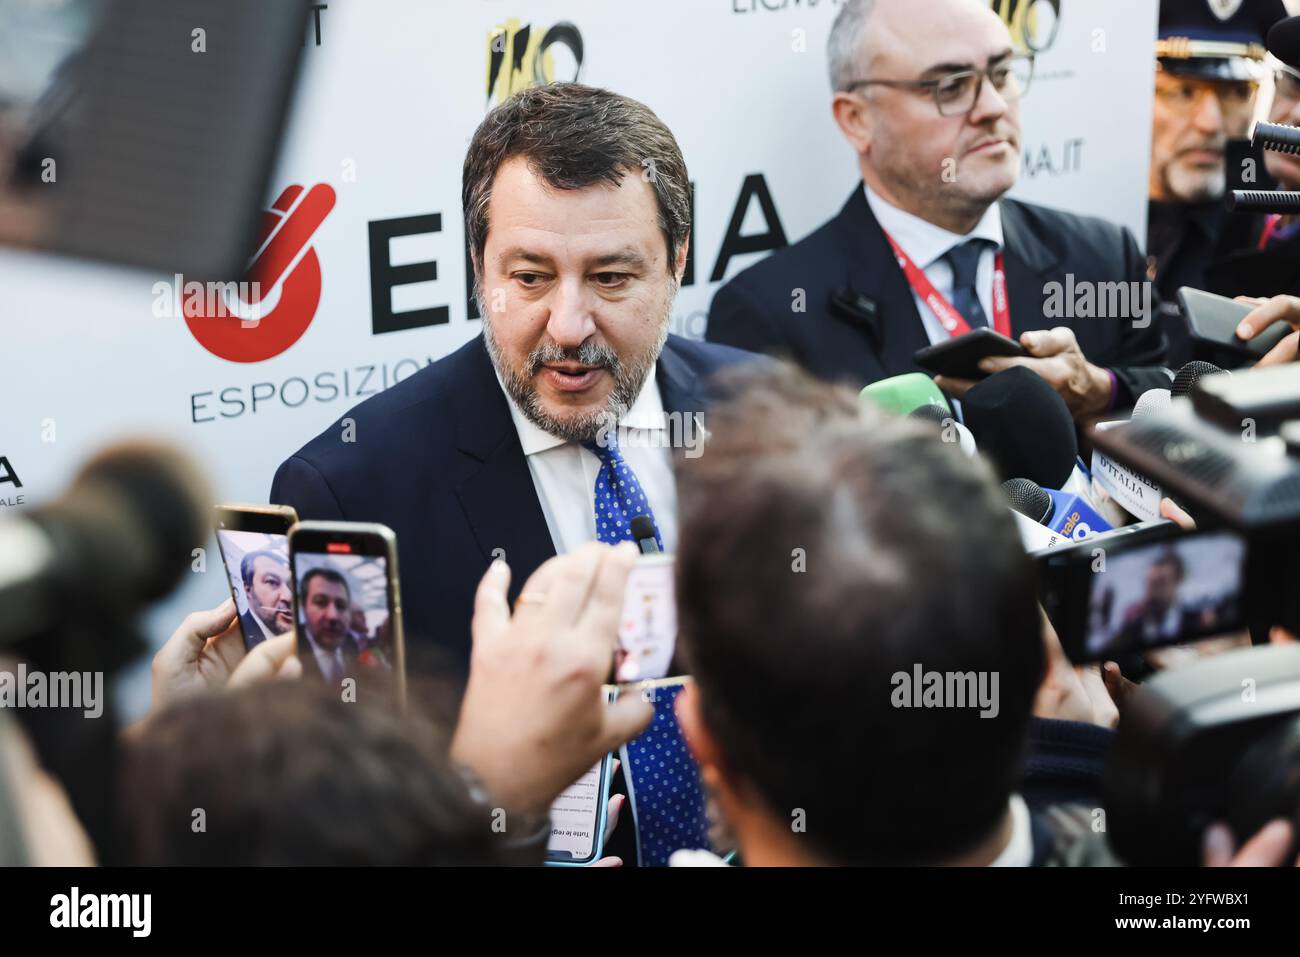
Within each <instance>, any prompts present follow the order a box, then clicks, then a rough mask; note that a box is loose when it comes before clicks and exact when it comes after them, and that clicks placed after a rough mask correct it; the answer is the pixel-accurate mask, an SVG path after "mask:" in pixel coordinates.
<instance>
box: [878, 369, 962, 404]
mask: <svg viewBox="0 0 1300 957" xmlns="http://www.w3.org/2000/svg"><path fill="white" fill-rule="evenodd" d="M858 401H860V402H863V403H868V402H869V403H870V404H872V405H874V406H876V407H877V408H881V409H884V410H885V411H886V412H893V413H896V414H898V415H910V414H911V413H913V412H915V411H916V410H917V409H919V408H920V407H921V406H924V405H932V406H935V407H936V408H937V409H939V411H941V412H943V413H944V414H945V415H952V407H951V406H949V405H948V400H947V399H946V398H944V395H943V393H942V392H940V391H939V387H938V386H937V385H935V384H934V380H933V379H931V378H930V377H929V376H928V375H926V374H925V373H924V372H908V373H906V374H905V375H896V376H890V377H889V378H888V379H881V380H880V381H878V382H873V383H871V384H870V385H869V386H867V387H866V388H865V389H863V390H862V391H861V392H859V393H858Z"/></svg>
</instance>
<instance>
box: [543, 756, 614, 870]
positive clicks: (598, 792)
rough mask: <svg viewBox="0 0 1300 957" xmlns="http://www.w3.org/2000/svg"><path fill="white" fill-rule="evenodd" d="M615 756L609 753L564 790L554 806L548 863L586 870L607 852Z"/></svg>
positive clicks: (547, 854)
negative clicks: (606, 830) (607, 830)
mask: <svg viewBox="0 0 1300 957" xmlns="http://www.w3.org/2000/svg"><path fill="white" fill-rule="evenodd" d="M613 769H614V756H613V755H612V754H607V755H605V757H603V758H602V759H601V760H600V761H598V762H597V763H596V766H595V767H593V768H592V769H591V770H590V771H588V772H587V773H586V774H584V775H583V776H582V777H581V778H579V779H578V780H577V781H575V782H574V783H573V784H572V785H570V786H569V787H567V788H565V789H564V793H562V794H561V795H560V796H559V797H558V798H556V799H555V803H553V804H552V805H551V836H550V838H549V839H548V840H547V842H546V863H547V864H550V865H553V866H555V867H584V866H586V865H588V864H593V863H595V862H596V861H598V860H600V858H601V855H602V854H604V852H605V825H606V820H607V817H608V814H609V788H610V779H611V778H612V777H613Z"/></svg>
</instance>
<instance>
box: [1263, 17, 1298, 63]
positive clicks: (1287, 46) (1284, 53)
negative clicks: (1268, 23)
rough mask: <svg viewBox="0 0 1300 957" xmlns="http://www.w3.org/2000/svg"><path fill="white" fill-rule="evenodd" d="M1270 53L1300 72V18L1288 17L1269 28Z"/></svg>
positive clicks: (1268, 42)
mask: <svg viewBox="0 0 1300 957" xmlns="http://www.w3.org/2000/svg"><path fill="white" fill-rule="evenodd" d="M1266 44H1267V46H1268V52H1269V53H1271V54H1273V56H1275V57H1277V58H1278V59H1279V60H1281V61H1282V62H1283V63H1285V64H1286V65H1287V66H1289V67H1291V68H1292V69H1293V70H1300V17H1287V18H1286V19H1285V20H1279V21H1278V22H1277V23H1275V24H1273V26H1272V27H1270V28H1269V31H1268V38H1267V41H1266Z"/></svg>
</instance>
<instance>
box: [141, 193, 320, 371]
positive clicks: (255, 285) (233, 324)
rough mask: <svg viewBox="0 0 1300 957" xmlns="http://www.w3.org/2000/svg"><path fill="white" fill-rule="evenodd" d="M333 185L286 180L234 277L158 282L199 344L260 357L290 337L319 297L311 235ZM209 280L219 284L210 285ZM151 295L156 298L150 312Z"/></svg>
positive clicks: (306, 321)
mask: <svg viewBox="0 0 1300 957" xmlns="http://www.w3.org/2000/svg"><path fill="white" fill-rule="evenodd" d="M334 202H335V194H334V189H333V187H331V186H330V185H328V184H327V183H317V184H316V185H315V186H313V187H312V188H311V189H304V188H303V187H302V186H298V185H293V186H289V187H288V188H286V189H285V190H284V192H282V193H281V194H280V196H279V198H278V199H277V200H276V201H275V202H274V203H272V204H271V208H270V209H269V210H267V211H266V212H264V213H263V214H262V221H261V225H260V229H259V233H258V252H257V255H256V256H255V257H254V259H253V262H252V264H251V265H250V266H249V267H248V272H247V273H246V275H245V281H242V282H239V283H208V284H206V287H205V285H204V284H203V283H199V282H189V283H183V282H182V277H180V276H177V277H176V282H175V285H174V287H172V288H171V289H168V286H167V284H166V283H158V284H157V285H156V286H155V292H156V294H157V293H158V290H159V288H161V290H162V292H163V293H166V294H169V295H170V296H172V297H174V298H175V300H176V304H175V306H174V307H173V306H172V305H171V304H170V303H166V302H164V303H163V306H164V307H165V310H166V314H170V315H183V316H184V317H185V324H186V325H187V326H189V330H190V333H191V334H192V335H193V336H194V338H195V339H196V340H197V341H198V343H199V345H201V346H203V348H205V349H207V350H208V351H209V352H211V353H212V354H213V355H214V356H218V357H219V358H222V359H228V360H229V361H231V362H262V361H263V360H265V359H270V358H273V357H274V356H278V355H279V354H280V353H282V352H284V351H285V350H286V349H288V348H289V347H290V346H291V345H293V344H294V343H295V342H297V341H298V340H299V339H300V338H301V337H302V334H303V333H304V332H306V331H307V327H308V326H309V325H311V321H312V319H313V318H314V317H315V315H316V307H317V306H318V305H319V304H320V294H321V270H320V260H319V259H317V258H316V250H315V249H313V248H312V247H311V245H310V244H311V240H312V237H313V236H314V235H315V234H316V230H317V229H318V228H319V227H320V225H321V223H323V222H324V221H325V217H326V216H328V215H329V213H330V210H332V209H333V208H334ZM213 287H219V288H217V289H216V290H215V294H214V289H213ZM157 309H158V301H157V300H156V301H155V312H157Z"/></svg>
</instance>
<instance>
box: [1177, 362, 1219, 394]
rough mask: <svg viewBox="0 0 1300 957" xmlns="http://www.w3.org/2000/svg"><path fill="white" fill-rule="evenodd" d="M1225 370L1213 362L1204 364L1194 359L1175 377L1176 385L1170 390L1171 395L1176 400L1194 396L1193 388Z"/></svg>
mask: <svg viewBox="0 0 1300 957" xmlns="http://www.w3.org/2000/svg"><path fill="white" fill-rule="evenodd" d="M1222 371H1223V370H1222V369H1220V368H1219V367H1218V366H1216V365H1215V364H1214V363H1212V362H1202V361H1201V360H1199V359H1194V360H1192V361H1191V362H1189V363H1187V365H1185V366H1183V367H1182V368H1181V369H1179V370H1178V374H1177V375H1175V376H1174V384H1173V385H1172V386H1170V388H1169V395H1170V397H1171V398H1174V399H1181V398H1183V397H1184V396H1188V395H1191V394H1192V386H1194V385H1196V383H1197V382H1199V381H1200V380H1201V379H1204V378H1205V377H1206V376H1207V375H1218V374H1219V373H1220V372H1222Z"/></svg>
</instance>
